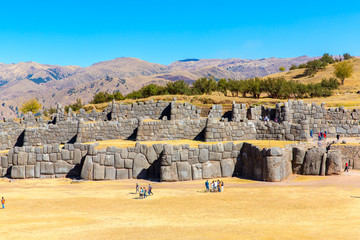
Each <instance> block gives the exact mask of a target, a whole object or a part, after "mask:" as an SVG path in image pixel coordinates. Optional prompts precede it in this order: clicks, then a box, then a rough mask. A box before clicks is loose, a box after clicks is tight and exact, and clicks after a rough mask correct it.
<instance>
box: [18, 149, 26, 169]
mask: <svg viewBox="0 0 360 240" xmlns="http://www.w3.org/2000/svg"><path fill="white" fill-rule="evenodd" d="M27 160H28V154H27V153H26V152H19V154H18V165H21V166H23V165H26V164H27Z"/></svg>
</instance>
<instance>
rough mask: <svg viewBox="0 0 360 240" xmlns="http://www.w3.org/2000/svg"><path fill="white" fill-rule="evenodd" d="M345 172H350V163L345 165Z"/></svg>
mask: <svg viewBox="0 0 360 240" xmlns="http://www.w3.org/2000/svg"><path fill="white" fill-rule="evenodd" d="M344 172H349V164H348V162H346V163H345V170H344Z"/></svg>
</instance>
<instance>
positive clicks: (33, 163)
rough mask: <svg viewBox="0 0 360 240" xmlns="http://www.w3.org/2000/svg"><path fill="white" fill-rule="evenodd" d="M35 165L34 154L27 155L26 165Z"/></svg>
mask: <svg viewBox="0 0 360 240" xmlns="http://www.w3.org/2000/svg"><path fill="white" fill-rule="evenodd" d="M35 164H36V154H35V153H29V155H28V161H27V165H35Z"/></svg>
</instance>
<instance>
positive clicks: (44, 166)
mask: <svg viewBox="0 0 360 240" xmlns="http://www.w3.org/2000/svg"><path fill="white" fill-rule="evenodd" d="M40 172H41V174H45V175H54V164H53V163H52V162H42V163H41V164H40Z"/></svg>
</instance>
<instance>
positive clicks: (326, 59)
mask: <svg viewBox="0 0 360 240" xmlns="http://www.w3.org/2000/svg"><path fill="white" fill-rule="evenodd" d="M320 61H322V62H324V63H327V64H332V63H334V62H335V60H334V58H333V56H332V55H330V54H329V53H324V55H323V56H322V57H321V58H320Z"/></svg>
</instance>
